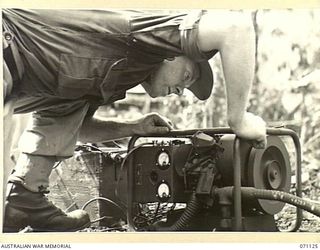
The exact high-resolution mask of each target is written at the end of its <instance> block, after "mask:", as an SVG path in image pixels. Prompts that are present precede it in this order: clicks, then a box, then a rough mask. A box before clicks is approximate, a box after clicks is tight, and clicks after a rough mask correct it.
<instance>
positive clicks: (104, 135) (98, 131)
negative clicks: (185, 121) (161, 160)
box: [79, 113, 172, 142]
mask: <svg viewBox="0 0 320 250" xmlns="http://www.w3.org/2000/svg"><path fill="white" fill-rule="evenodd" d="M171 129H172V123H171V122H170V121H169V120H168V119H166V118H164V117H162V116H160V115H158V114H156V113H151V114H147V115H145V116H143V117H141V118H139V119H137V120H131V121H119V120H115V119H114V120H112V119H106V118H102V117H99V118H94V117H88V118H86V119H85V120H84V122H83V124H82V127H81V131H80V136H79V140H80V141H82V142H99V141H108V140H113V139H120V138H123V137H129V136H132V135H134V134H138V135H146V134H152V133H157V134H158V133H159V134H164V133H167V132H169V130H171Z"/></svg>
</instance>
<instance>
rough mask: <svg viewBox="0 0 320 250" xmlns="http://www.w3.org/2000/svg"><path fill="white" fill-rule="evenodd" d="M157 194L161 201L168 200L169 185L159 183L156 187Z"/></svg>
mask: <svg viewBox="0 0 320 250" xmlns="http://www.w3.org/2000/svg"><path fill="white" fill-rule="evenodd" d="M157 194H158V197H159V198H160V199H161V200H165V199H168V198H169V197H170V188H169V185H168V184H167V183H161V184H160V185H159V186H158V190H157Z"/></svg>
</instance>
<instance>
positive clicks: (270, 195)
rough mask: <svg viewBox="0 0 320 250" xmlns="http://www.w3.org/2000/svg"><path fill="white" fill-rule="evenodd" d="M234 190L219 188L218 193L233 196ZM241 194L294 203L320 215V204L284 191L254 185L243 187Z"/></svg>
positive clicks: (231, 188) (245, 196) (248, 196)
mask: <svg viewBox="0 0 320 250" xmlns="http://www.w3.org/2000/svg"><path fill="white" fill-rule="evenodd" d="M232 192H233V187H225V188H219V189H217V190H216V194H218V193H220V195H223V193H225V194H226V195H228V196H229V197H230V198H231V197H232ZM241 195H242V198H244V199H263V200H276V201H282V202H285V203H288V204H291V205H294V206H296V207H299V208H301V209H303V210H306V211H308V212H309V213H312V214H314V215H316V216H319V217H320V205H318V204H315V203H314V202H312V201H307V200H305V199H302V198H300V197H298V196H296V195H292V194H289V193H286V192H283V191H278V190H265V189H257V188H253V187H241Z"/></svg>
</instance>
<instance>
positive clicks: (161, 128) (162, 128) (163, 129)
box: [153, 127, 170, 134]
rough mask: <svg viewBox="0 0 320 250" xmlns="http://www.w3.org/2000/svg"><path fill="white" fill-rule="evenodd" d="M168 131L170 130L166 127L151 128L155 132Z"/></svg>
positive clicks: (164, 132)
mask: <svg viewBox="0 0 320 250" xmlns="http://www.w3.org/2000/svg"><path fill="white" fill-rule="evenodd" d="M169 131H170V130H169V128H167V127H154V128H153V133H157V134H166V133H168V132H169Z"/></svg>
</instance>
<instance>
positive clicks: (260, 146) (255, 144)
mask: <svg viewBox="0 0 320 250" xmlns="http://www.w3.org/2000/svg"><path fill="white" fill-rule="evenodd" d="M250 142H251V143H250V144H251V145H252V146H253V147H254V148H256V149H264V148H265V147H266V145H267V141H266V140H263V141H250Z"/></svg>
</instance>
